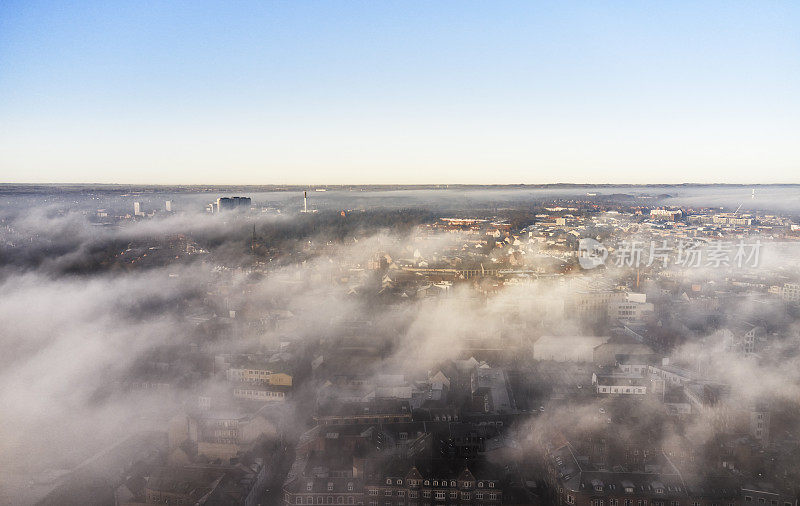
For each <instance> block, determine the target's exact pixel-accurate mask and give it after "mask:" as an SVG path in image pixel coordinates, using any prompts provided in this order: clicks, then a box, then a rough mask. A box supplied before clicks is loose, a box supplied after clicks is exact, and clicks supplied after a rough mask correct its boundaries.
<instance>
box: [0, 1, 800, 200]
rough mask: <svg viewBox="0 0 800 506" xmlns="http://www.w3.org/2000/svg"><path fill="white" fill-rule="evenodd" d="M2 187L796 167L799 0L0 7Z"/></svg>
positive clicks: (728, 178) (622, 174)
mask: <svg viewBox="0 0 800 506" xmlns="http://www.w3.org/2000/svg"><path fill="white" fill-rule="evenodd" d="M0 181H2V182H46V181H51V182H131V183H168V184H172V183H209V184H223V183H231V184H243V183H253V184H269V183H279V184H280V183H391V182H396V183H437V182H442V183H443V182H451V183H457V182H461V183H518V182H525V183H542V182H556V181H564V182H595V183H599V182H620V183H621V182H684V181H703V182H705V181H715V182H796V183H800V2H796V1H791V2H790V1H787V2H779V1H765V0H758V1H752V2H736V1H721V2H699V1H687V2H680V1H668V2H638V1H634V0H626V1H619V2H610V1H609V2H605V1H598V0H593V1H585V2H581V1H576V2H572V1H553V2H536V1H521V2H489V1H484V2H468V1H453V2H448V1H437V2H430V1H425V2H415V1H402V2H400V1H398V2H383V1H377V0H376V1H364V2H348V1H338V2H324V1H308V2H303V1H288V0H287V1H281V2H274V1H260V2H247V1H242V2H238V1H233V2H230V1H225V2H201V1H191V2H178V1H158V2H148V1H139V0H136V1H126V2H111V1H104V2H94V1H80V2H37V1H31V0H23V1H16V0H3V1H2V2H0Z"/></svg>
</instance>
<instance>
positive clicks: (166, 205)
mask: <svg viewBox="0 0 800 506" xmlns="http://www.w3.org/2000/svg"><path fill="white" fill-rule="evenodd" d="M164 209H166V211H167V212H168V213H171V212H172V201H171V200H167V201H166V202H164Z"/></svg>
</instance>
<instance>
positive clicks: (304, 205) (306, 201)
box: [303, 191, 308, 213]
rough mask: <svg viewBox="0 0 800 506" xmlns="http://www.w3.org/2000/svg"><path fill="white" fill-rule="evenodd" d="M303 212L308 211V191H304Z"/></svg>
mask: <svg viewBox="0 0 800 506" xmlns="http://www.w3.org/2000/svg"><path fill="white" fill-rule="evenodd" d="M303 212H304V213H307V212H308V192H305V191H304V192H303Z"/></svg>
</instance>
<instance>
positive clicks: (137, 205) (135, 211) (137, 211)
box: [133, 202, 144, 216]
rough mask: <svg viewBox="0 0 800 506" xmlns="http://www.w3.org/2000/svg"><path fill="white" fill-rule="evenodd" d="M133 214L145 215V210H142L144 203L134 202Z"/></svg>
mask: <svg viewBox="0 0 800 506" xmlns="http://www.w3.org/2000/svg"><path fill="white" fill-rule="evenodd" d="M133 215H134V216H144V211H142V203H141V202H134V203H133Z"/></svg>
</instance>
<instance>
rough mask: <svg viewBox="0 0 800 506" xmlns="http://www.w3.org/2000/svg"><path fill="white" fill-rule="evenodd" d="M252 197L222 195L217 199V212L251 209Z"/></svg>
mask: <svg viewBox="0 0 800 506" xmlns="http://www.w3.org/2000/svg"><path fill="white" fill-rule="evenodd" d="M250 203H251V200H250V197H220V198H218V199H217V212H221V211H226V210H227V211H233V210H236V209H244V210H247V209H250Z"/></svg>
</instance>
